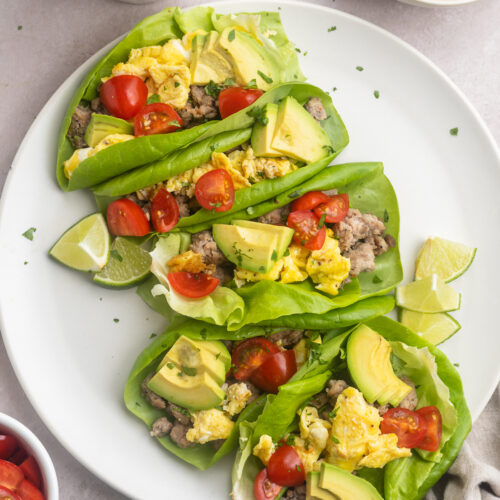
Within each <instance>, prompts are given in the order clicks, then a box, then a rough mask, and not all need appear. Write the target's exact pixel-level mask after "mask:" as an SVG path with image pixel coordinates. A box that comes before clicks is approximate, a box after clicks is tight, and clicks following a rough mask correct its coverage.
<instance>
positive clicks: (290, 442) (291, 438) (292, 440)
mask: <svg viewBox="0 0 500 500" xmlns="http://www.w3.org/2000/svg"><path fill="white" fill-rule="evenodd" d="M286 444H287V446H293V445H294V444H295V436H294V435H293V434H288V436H287V437H286Z"/></svg>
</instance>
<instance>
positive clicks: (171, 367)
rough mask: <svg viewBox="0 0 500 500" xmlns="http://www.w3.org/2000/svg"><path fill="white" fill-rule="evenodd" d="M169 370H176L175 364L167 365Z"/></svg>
mask: <svg viewBox="0 0 500 500" xmlns="http://www.w3.org/2000/svg"><path fill="white" fill-rule="evenodd" d="M167 368H168V369H169V370H173V369H174V368H175V365H174V364H173V363H167Z"/></svg>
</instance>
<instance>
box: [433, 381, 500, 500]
mask: <svg viewBox="0 0 500 500" xmlns="http://www.w3.org/2000/svg"><path fill="white" fill-rule="evenodd" d="M499 431H500V387H497V390H496V392H495V393H494V394H493V397H492V398H491V400H490V402H489V403H488V406H487V407H486V408H485V410H484V411H483V413H482V414H481V416H480V417H479V419H478V420H477V422H476V423H475V424H474V426H473V428H472V431H471V433H470V435H469V436H468V438H467V439H466V441H465V443H464V446H463V447H462V449H461V450H460V453H459V455H458V457H457V459H456V460H455V463H454V464H453V465H452V466H451V467H450V469H449V471H448V473H447V474H445V475H444V476H443V478H442V479H441V480H440V481H439V482H438V483H437V484H436V486H435V487H434V488H433V490H432V491H431V492H429V494H428V495H427V497H426V500H462V499H463V500H493V499H495V498H500V432H499Z"/></svg>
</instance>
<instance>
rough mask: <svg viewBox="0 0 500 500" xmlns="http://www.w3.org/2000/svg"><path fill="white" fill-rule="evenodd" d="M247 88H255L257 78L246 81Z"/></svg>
mask: <svg viewBox="0 0 500 500" xmlns="http://www.w3.org/2000/svg"><path fill="white" fill-rule="evenodd" d="M246 88H247V89H256V88H257V80H256V79H255V78H253V79H252V80H250V81H249V82H248V85H247V86H246Z"/></svg>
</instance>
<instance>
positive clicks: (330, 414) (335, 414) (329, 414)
mask: <svg viewBox="0 0 500 500" xmlns="http://www.w3.org/2000/svg"><path fill="white" fill-rule="evenodd" d="M336 416H337V408H334V409H333V410H332V411H330V412H328V417H329V418H331V419H333V418H335V417H336Z"/></svg>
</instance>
